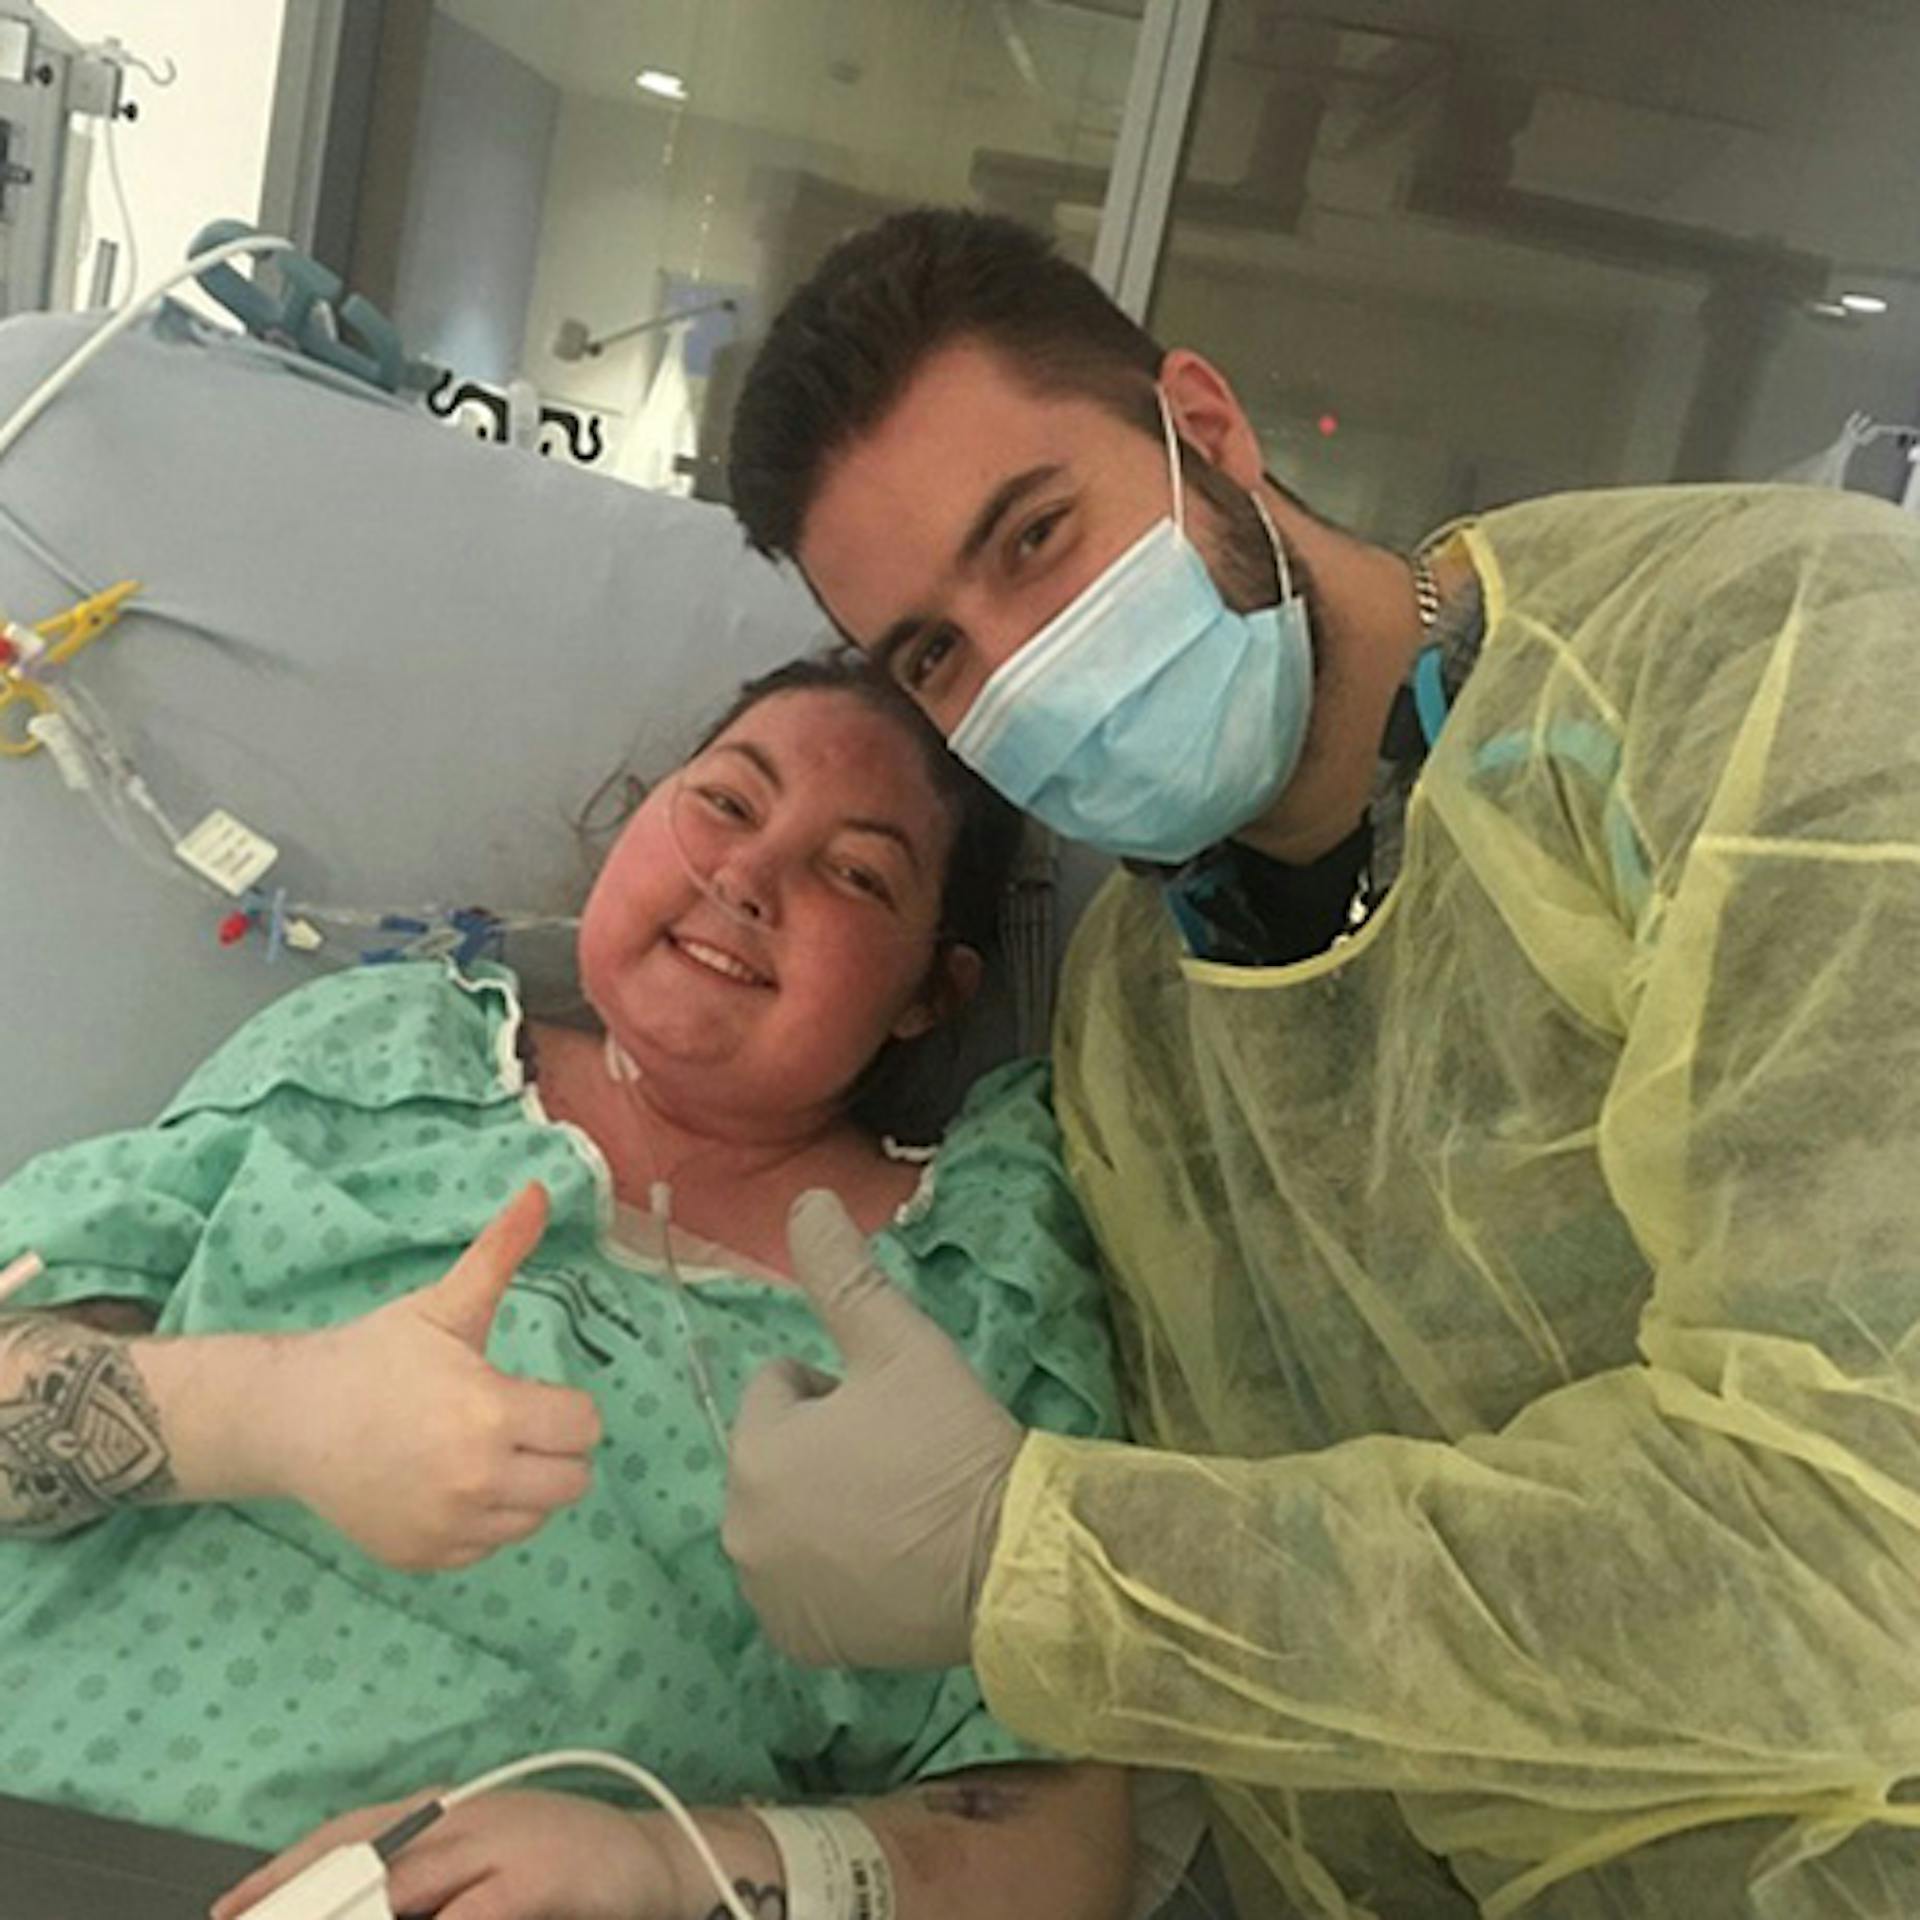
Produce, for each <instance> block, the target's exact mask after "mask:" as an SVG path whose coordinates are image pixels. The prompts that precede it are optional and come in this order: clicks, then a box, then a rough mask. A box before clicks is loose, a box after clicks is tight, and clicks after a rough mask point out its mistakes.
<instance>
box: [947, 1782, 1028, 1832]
mask: <svg viewBox="0 0 1920 1920" xmlns="http://www.w3.org/2000/svg"><path fill="white" fill-rule="evenodd" d="M920 1804H921V1805H922V1806H924V1807H925V1808H926V1810H927V1811H928V1812H929V1813H944V1814H946V1815H947V1816H948V1818H949V1819H953V1820H977V1821H983V1822H997V1821H1001V1820H1012V1819H1014V1818H1015V1817H1016V1816H1018V1815H1019V1814H1021V1813H1023V1812H1024V1811H1025V1810H1026V1805H1027V1795H1026V1794H1025V1793H1024V1792H1022V1790H1021V1789H1020V1788H1018V1787H1016V1786H1012V1785H1010V1784H1006V1783H1003V1782H995V1783H993V1784H991V1785H989V1784H988V1783H987V1782H986V1781H984V1780H951V1781H947V1782H944V1783H943V1784H941V1785H939V1786H933V1787H924V1788H922V1789H921V1793H920Z"/></svg>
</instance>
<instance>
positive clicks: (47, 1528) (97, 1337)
mask: <svg viewBox="0 0 1920 1920" xmlns="http://www.w3.org/2000/svg"><path fill="white" fill-rule="evenodd" d="M173 1491H174V1478H173V1466H172V1462H171V1460H170V1458H169V1457H168V1453H167V1446H166V1441H165V1439H164V1437H163V1436H162V1434H161V1431H160V1413H159V1409H158V1408H157V1407H156V1406H155V1405H154V1403H153V1396H152V1395H151V1394H150V1393H148V1391H147V1384H146V1382H145V1381H144V1380H143V1379H141V1377H140V1370H139V1368H138V1367H137V1366H136V1365H135V1364H134V1360H133V1356H132V1355H131V1354H130V1353H129V1352H128V1351H127V1347H126V1343H125V1342H124V1341H122V1340H119V1339H116V1338H115V1337H114V1336H113V1335H111V1334H107V1333H101V1332H98V1331H96V1330H95V1329H93V1328H91V1327H87V1326H82V1325H77V1324H75V1323H74V1322H73V1321H70V1320H64V1319H50V1318H47V1317H45V1316H43V1315H37V1314H29V1315H22V1316H21V1317H19V1318H18V1319H8V1320H0V1534H16V1535H19V1534H24V1535H26V1536H28V1537H29V1538H36V1539H51V1538H53V1537H54V1536H56V1535H59V1534H63V1533H71V1532H73V1531H74V1530H75V1529H76V1528H79V1527H83V1526H85V1525H87V1524H88V1522H90V1521H93V1520H97V1519H98V1518H99V1517H100V1516H101V1515H102V1514H103V1513H105V1512H106V1511H107V1510H108V1509H109V1508H111V1507H120V1506H127V1505H131V1504H136V1503H138V1504H149V1503H152V1502H155V1501H160V1500H165V1499H167V1498H168V1497H169V1496H170V1495H171V1494H172V1493H173Z"/></svg>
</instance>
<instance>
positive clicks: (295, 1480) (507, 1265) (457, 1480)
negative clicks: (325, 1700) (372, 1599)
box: [271, 1185, 601, 1572]
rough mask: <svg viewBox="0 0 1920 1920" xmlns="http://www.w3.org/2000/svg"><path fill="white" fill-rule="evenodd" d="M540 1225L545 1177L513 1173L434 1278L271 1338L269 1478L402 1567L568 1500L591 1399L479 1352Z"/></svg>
mask: <svg viewBox="0 0 1920 1920" xmlns="http://www.w3.org/2000/svg"><path fill="white" fill-rule="evenodd" d="M546 1228H547V1195H546V1190H545V1188H543V1187H540V1186H538V1185H534V1186H530V1187H527V1188H526V1189H524V1190H523V1191H522V1192H521V1193H520V1194H519V1196H518V1197H517V1198H516V1199H514V1200H513V1201H511V1202H510V1203H509V1204H508V1205H507V1206H506V1207H505V1208H503V1209H502V1211H501V1212H500V1213H498V1214H497V1215H495V1217H494V1218H493V1220H492V1221H491V1222H489V1224H488V1226H487V1228H486V1230H485V1231H484V1232H483V1233H482V1234H481V1235H480V1237H479V1238H478V1239H477V1240H476V1241H474V1243H473V1245H472V1246H471V1247H469V1248H468V1249H467V1251H466V1252H465V1254H463V1255H462V1256H461V1258H460V1259H459V1261H458V1262H456V1263H455V1265H454V1266H453V1267H451V1268H450V1269H449V1270H448V1271H447V1273H446V1274H445V1275H444V1276H443V1277H442V1278H441V1279H439V1280H437V1281H435V1282H434V1284H433V1285H432V1286H430V1287H422V1288H421V1289H420V1290H419V1291H418V1292H417V1293H411V1294H408V1295H407V1296H406V1297H405V1298H404V1299H400V1300H394V1301H391V1302H389V1303H388V1304H387V1305H386V1306H384V1307H381V1308H379V1309H377V1310H376V1311H375V1312H373V1313H370V1314H367V1315H365V1316H364V1317H363V1318H361V1319H358V1320H352V1321H349V1322H347V1323H346V1324H345V1325H344V1326H339V1327H330V1328H327V1329H325V1330H324V1331H322V1332H319V1333H314V1334H307V1335H304V1336H302V1337H301V1338H299V1339H298V1340H296V1341H291V1342H287V1343H285V1348H284V1351H283V1355H282V1360H281V1364H280V1365H278V1366H277V1367H276V1368H275V1369H274V1377H273V1380H272V1383H271V1389H272V1398H273V1419H274V1426H275V1431H276V1433H277V1434H278V1436H279V1437H278V1439H277V1440H276V1441H275V1442H274V1443H273V1458H274V1468H275V1471H274V1475H273V1478H274V1481H275V1491H278V1492H282V1493H286V1494H289V1495H291V1496H292V1497H293V1498H295V1499H297V1500H300V1501H302V1502H304V1503H305V1505H307V1506H308V1507H310V1508H312V1510H313V1511H314V1512H315V1513H317V1514H319V1515H320V1516H321V1518H322V1519H324V1520H327V1521H330V1522H331V1523H332V1524H333V1525H334V1526H336V1527H338V1528H339V1529H340V1531H341V1532H342V1533H344V1534H345V1535H346V1536H347V1537H348V1538H349V1539H350V1540H352V1541H354V1542H355V1543H356V1544H357V1545H359V1546H360V1547H362V1548H364V1549H365V1550H366V1552H367V1553H369V1554H370V1555H371V1556H372V1557H373V1558H374V1559H376V1560H381V1561H384V1562H385V1563H386V1564H387V1565H388V1566H392V1567H400V1568H403V1569H406V1570H408V1571H412V1572H425V1571H427V1570H429V1569H434V1568H442V1567H464V1566H470V1565H472V1564H473V1562H475V1561H476V1560H482V1559H484V1558H485V1557H486V1556H487V1555H488V1554H490V1553H495V1552H497V1551H498V1550H499V1549H500V1548H502V1547H505V1546H509V1545H511V1544H512V1543H513V1542H515V1541H517V1540H524V1539H525V1538H527V1536H528V1535H529V1534H532V1533H533V1532H535V1531H536V1530H537V1529H538V1528H540V1527H541V1526H542V1525H544V1524H545V1522H546V1521H547V1520H548V1518H549V1517H550V1516H551V1515H552V1514H553V1512H554V1511H555V1510H556V1509H557V1508H560V1507H565V1506H571V1505H572V1504H573V1502H574V1501H576V1500H578V1499H579V1498H580V1497H581V1496H582V1495H583V1494H584V1493H585V1492H586V1491H587V1489H588V1487H589V1485H590V1484H591V1481H592V1468H591V1465H590V1464H589V1455H590V1454H591V1453H592V1450H593V1449H594V1448H595V1447H596V1446H598V1445H599V1443H600V1436H601V1425H600V1415H599V1411H598V1409H597V1408H596V1407H595V1406H594V1404H593V1401H592V1400H591V1399H590V1398H589V1397H588V1395H586V1394H584V1393H582V1392H580V1391H579V1390H578V1389H576V1388H572V1387H556V1386H546V1385H543V1384H541V1383H540V1382H538V1381H533V1380H522V1379H516V1378H515V1377H514V1376H513V1375H511V1374H505V1373H502V1372H500V1371H499V1370H498V1369H497V1368H495V1367H493V1366H491V1365H490V1364H489V1363H488V1361H487V1358H486V1352H487V1335H488V1333H489V1331H490V1330H491V1328H492V1326H493V1317H494V1314H495V1313H496V1312H497V1311H498V1310H499V1306H500V1302H501V1300H502V1299H503V1298H504V1297H505V1295H506V1291H507V1288H508V1287H509V1286H510V1285H511V1284H512V1281H513V1277H514V1274H515V1273H516V1272H517V1271H518V1269H519V1266H520V1263H521V1262H522V1261H523V1260H525V1259H527V1258H528V1256H529V1255H531V1254H532V1252H533V1250H534V1248H536V1247H537V1246H538V1245H539V1244H540V1236H541V1235H542V1234H543V1233H545V1231H546Z"/></svg>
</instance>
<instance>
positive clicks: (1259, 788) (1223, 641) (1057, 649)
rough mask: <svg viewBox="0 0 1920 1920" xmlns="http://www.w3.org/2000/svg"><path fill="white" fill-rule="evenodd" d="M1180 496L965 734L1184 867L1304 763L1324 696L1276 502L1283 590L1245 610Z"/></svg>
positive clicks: (1001, 766) (1069, 809) (999, 778)
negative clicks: (1193, 530) (1230, 594)
mask: <svg viewBox="0 0 1920 1920" xmlns="http://www.w3.org/2000/svg"><path fill="white" fill-rule="evenodd" d="M1159 397H1160V418H1161V423H1162V425H1163V426H1164V427H1165V429H1166V436H1167V460H1168V464H1169V467H1170V469H1171V472H1172V479H1173V512H1172V515H1171V516H1170V517H1169V518H1167V519H1164V520H1161V521H1159V522H1157V523H1156V524H1155V525H1154V526H1152V527H1150V528H1149V529H1148V530H1147V531H1146V532H1145V533H1144V534H1142V535H1141V537H1140V538H1139V539H1138V540H1136V541H1135V542H1134V544H1133V545H1132V546H1131V547H1129V548H1128V549H1127V551H1126V552H1125V553H1123V554H1122V555H1121V556H1120V557H1119V558H1118V559H1117V560H1116V561H1114V563H1113V564H1112V565H1111V566H1110V567H1108V568H1107V570H1106V571H1105V572H1104V573H1102V574H1101V575H1100V577H1099V578H1098V579H1097V580H1095V581H1093V583H1092V584H1091V585H1090V586H1088V587H1087V588H1086V590H1085V591H1084V592H1083V593H1081V594H1080V595H1079V596H1078V597H1077V598H1076V599H1075V600H1074V601H1073V603H1072V604H1071V605H1070V606H1068V607H1066V608H1065V609H1064V610H1063V611H1062V612H1060V613H1059V614H1057V615H1056V616H1055V617H1054V618H1053V619H1052V620H1050V621H1049V622H1048V623H1047V624H1046V625H1045V626H1044V627H1042V628H1041V629H1040V631H1039V632H1038V633H1036V634H1035V635H1034V636H1033V638H1032V639H1031V640H1029V641H1028V642H1027V644H1026V645H1025V646H1024V647H1022V648H1021V649H1020V651H1019V652H1018V653H1016V654H1014V655H1013V657H1012V658H1011V659H1009V660H1006V661H1004V662H1003V663H1002V664H1001V665H1000V666H999V667H998V668H997V669H996V670H995V671H994V673H993V674H992V676H991V677H990V678H989V679H988V681H987V683H986V685H985V686H984V687H982V688H981V689H980V694H979V697H978V698H977V699H976V700H975V701H974V703H973V705H972V706H971V707H969V708H968V710H967V714H966V718H965V719H963V720H962V721H961V722H960V725H959V726H958V727H957V728H956V729H955V730H954V733H953V737H952V740H951V742H950V743H949V744H950V745H951V746H952V748H953V750H954V752H955V753H957V754H958V755H959V756H960V758H961V759H962V760H964V761H965V762H966V763H967V765H968V766H970V767H972V768H973V769H974V770H975V771H976V772H977V773H978V774H980V776H981V777H982V778H983V779H984V780H986V781H987V782H988V784H989V785H991V786H994V787H997V788H998V789H999V790H1000V792H1002V793H1003V794H1005V795H1006V797H1007V798H1008V799H1009V800H1011V801H1012V802H1013V803H1014V804H1015V805H1016V806H1018V807H1021V808H1024V809H1025V810H1026V811H1027V812H1028V813H1031V814H1032V815H1033V816H1034V817H1035V818H1036V819H1039V820H1042V821H1044V822H1045V823H1046V824H1047V825H1048V826H1050V827H1051V828H1053V830H1054V831H1055V832H1056V833H1059V834H1061V835H1063V836H1064V837H1065V838H1067V839H1069V840H1078V841H1081V842H1084V843H1085V844H1086V845H1088V846H1092V847H1098V848H1100V849H1101V850H1102V851H1103V852H1106V853H1111V854H1116V855H1118V856H1120V857H1121V858H1123V859H1131V860H1151V861H1155V862H1158V863H1159V864H1161V865H1166V866H1174V865H1178V864H1179V863H1181V862H1182V861H1185V860H1190V859H1191V858H1192V857H1193V856H1194V855H1195V854H1196V853H1200V852H1202V851H1204V850H1205V849H1206V848H1207V847H1210V846H1212V845H1214V843H1215V842H1216V841H1220V840H1224V839H1226V838H1227V837H1228V836H1229V835H1230V834H1232V833H1234V832H1236V831H1237V830H1238V829H1240V828H1241V827H1244V826H1246V825H1247V824H1248V823H1249V822H1251V821H1254V820H1257V819H1258V818H1259V817H1260V816H1261V815H1262V814H1263V813H1265V812H1266V810H1267V809H1268V808H1269V807H1270V806H1271V805H1272V804H1273V802H1274V801H1275V800H1276V799H1277V798H1278V797H1279V794H1280V791H1281V789H1282V788H1283V787H1285V785H1286V784H1287V782H1288V780H1290V779H1291V778H1292V777H1293V773H1294V769H1295V768H1296V767H1297V766H1298V765H1299V763H1300V751H1301V748H1302V747H1303V745H1304V744H1305V742H1306V737H1307V720H1308V716H1309V714H1310V712H1311V710H1312V705H1313V647H1312V642H1311V640H1310V637H1309V634H1308V629H1307V609H1306V603H1305V602H1304V601H1303V600H1302V599H1301V598H1300V597H1299V596H1298V595H1297V594H1296V593H1295V592H1294V591H1293V582H1292V575H1291V572H1290V570H1289V569H1288V566H1287V556H1286V552H1285V549H1284V548H1283V547H1282V546H1281V544H1280V537H1279V535H1278V533H1276V532H1275V530H1274V525H1273V521H1272V519H1271V518H1270V516H1269V515H1268V513H1267V509H1266V506H1265V503H1264V502H1263V501H1262V500H1261V499H1260V497H1259V495H1258V494H1253V495H1251V496H1249V497H1250V498H1251V499H1252V501H1253V504H1254V507H1255V509H1256V510H1257V511H1258V513H1259V515H1260V520H1261V524H1262V525H1263V526H1265V528H1266V530H1267V537H1268V538H1269V539H1270V540H1271V541H1272V542H1273V552H1274V559H1275V562H1276V563H1277V565H1278V568H1279V575H1280V601H1279V604H1278V605H1277V606H1271V607H1262V608H1260V609H1259V610H1258V611H1257V612H1255V613H1236V612H1234V610H1233V609H1232V608H1231V607H1229V606H1228V605H1227V604H1226V602H1225V601H1224V600H1222V599H1221V597H1220V589H1219V588H1218V587H1217V586H1215V585H1214V582H1213V576H1212V575H1211V574H1210V573H1209V572H1208V571H1207V566H1206V562H1205V561H1204V560H1202V559H1201V557H1200V555H1199V552H1198V551H1197V550H1196V549H1195V547H1194V545H1193V543H1192V542H1191V541H1190V540H1189V539H1188V538H1187V535H1186V520H1185V503H1184V498H1183V493H1182V488H1181V481H1180V458H1179V443H1178V442H1177V440H1176V439H1175V437H1174V431H1173V420H1172V416H1171V415H1170V414H1169V412H1168V410H1167V402H1166V396H1165V395H1164V394H1162V395H1160V396H1159Z"/></svg>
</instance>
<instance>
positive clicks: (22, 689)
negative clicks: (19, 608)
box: [0, 580, 140, 760]
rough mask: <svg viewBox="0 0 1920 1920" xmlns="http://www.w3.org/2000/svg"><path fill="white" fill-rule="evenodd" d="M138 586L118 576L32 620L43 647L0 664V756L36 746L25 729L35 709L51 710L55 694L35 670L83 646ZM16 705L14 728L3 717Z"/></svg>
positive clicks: (17, 756)
mask: <svg viewBox="0 0 1920 1920" xmlns="http://www.w3.org/2000/svg"><path fill="white" fill-rule="evenodd" d="M139 591H140V583H139V581H137V580H122V581H121V582H120V584H119V585H118V586H117V587H109V588H107V590H106V591H105V592H104V593H95V594H89V595H88V596H87V598H86V599H84V600H82V601H79V602H77V603H76V604H75V605H73V606H71V607H69V608H68V609H67V610H66V611H65V612H64V613H56V614H55V615H53V617H52V618H51V619H48V620H40V621H36V622H35V624H34V628H33V631H34V632H35V633H36V634H38V635H39V636H40V638H41V639H42V640H43V641H45V642H46V647H45V649H44V651H42V652H41V653H39V654H38V655H36V656H35V657H34V658H33V659H32V660H10V661H8V662H6V663H5V664H0V759H7V760H24V759H25V758H26V757H27V756H28V755H29V754H33V753H38V752H39V751H40V742H39V741H38V740H36V739H35V738H34V737H33V735H32V734H30V733H29V732H27V730H26V729H27V726H28V725H29V724H30V723H31V722H32V721H33V720H34V719H35V718H37V717H38V716H39V715H40V714H43V713H51V712H52V711H53V709H54V700H53V696H52V694H50V693H49V692H48V691H47V689H46V688H45V687H43V686H42V685H41V684H40V683H39V679H38V676H39V675H40V674H43V673H45V672H46V671H47V669H48V668H49V667H64V666H65V665H66V664H67V662H68V661H69V660H71V659H72V658H73V657H74V655H75V654H77V653H79V652H80V651H81V649H82V648H85V647H90V646H91V645H92V644H93V643H94V641H96V640H98V639H99V638H100V636H101V635H102V634H103V633H105V632H107V631H108V630H109V629H110V628H111V627H112V626H113V624H114V622H115V621H117V620H118V619H119V618H120V615H121V613H122V611H123V610H124V609H125V607H126V604H127V602H128V601H129V600H130V599H132V598H133V596H134V595H135V594H136V593H138V592H139ZM0 631H3V630H0ZM16 707H17V708H19V709H21V710H22V718H21V721H20V725H19V727H18V730H16V728H15V726H14V724H13V723H12V722H10V721H9V720H8V719H7V715H8V713H9V711H10V710H12V709H14V708H16Z"/></svg>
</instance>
